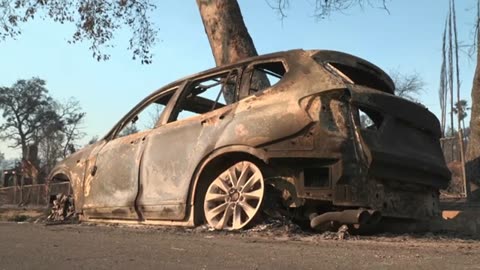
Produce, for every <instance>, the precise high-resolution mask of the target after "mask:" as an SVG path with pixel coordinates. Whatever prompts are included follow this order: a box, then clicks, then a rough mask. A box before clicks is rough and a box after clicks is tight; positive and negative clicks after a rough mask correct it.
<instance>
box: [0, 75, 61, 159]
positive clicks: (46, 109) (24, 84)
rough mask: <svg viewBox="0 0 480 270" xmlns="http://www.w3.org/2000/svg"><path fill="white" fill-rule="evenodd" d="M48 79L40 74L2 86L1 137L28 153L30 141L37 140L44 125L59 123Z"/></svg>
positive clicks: (32, 142) (23, 155)
mask: <svg viewBox="0 0 480 270" xmlns="http://www.w3.org/2000/svg"><path fill="white" fill-rule="evenodd" d="M52 103H53V99H52V98H51V97H50V96H49V95H48V90H47V89H46V88H45V81H44V80H41V79H39V78H32V79H30V80H18V81H17V82H16V83H14V84H13V85H12V86H11V87H1V88H0V110H1V111H2V112H3V114H2V116H3V118H4V124H2V125H0V139H2V140H10V141H11V142H12V144H11V145H10V147H12V148H17V147H21V149H22V157H23V158H25V157H26V153H27V147H28V145H29V144H38V142H39V141H40V139H41V136H42V135H41V129H42V127H45V126H51V125H57V124H59V118H58V115H57V114H56V112H55V109H54V108H53V106H52Z"/></svg>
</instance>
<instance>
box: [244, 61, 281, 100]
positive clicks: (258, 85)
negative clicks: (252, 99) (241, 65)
mask: <svg viewBox="0 0 480 270" xmlns="http://www.w3.org/2000/svg"><path fill="white" fill-rule="evenodd" d="M285 73H286V69H285V65H284V64H283V62H282V61H275V62H267V63H261V64H257V65H254V66H253V72H252V73H251V77H250V87H249V91H248V94H249V95H252V94H255V93H259V92H261V91H263V90H265V89H266V88H269V87H271V86H273V85H275V84H277V83H278V82H279V81H280V80H281V79H282V78H283V75H285Z"/></svg>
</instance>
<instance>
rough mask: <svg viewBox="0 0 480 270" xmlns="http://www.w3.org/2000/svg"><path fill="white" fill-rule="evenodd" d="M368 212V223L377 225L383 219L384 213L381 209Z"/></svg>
mask: <svg viewBox="0 0 480 270" xmlns="http://www.w3.org/2000/svg"><path fill="white" fill-rule="evenodd" d="M368 213H369V214H370V218H369V219H368V220H367V224H371V225H376V224H378V223H379V222H380V220H381V219H382V213H380V211H377V210H368Z"/></svg>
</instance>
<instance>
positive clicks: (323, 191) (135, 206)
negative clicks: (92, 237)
mask: <svg viewBox="0 0 480 270" xmlns="http://www.w3.org/2000/svg"><path fill="white" fill-rule="evenodd" d="M258 72H260V74H261V75H260V76H264V77H266V78H273V79H270V84H269V86H268V85H267V86H266V85H264V86H262V87H263V88H262V87H260V86H259V85H260V84H256V83H254V82H253V81H254V80H255V78H257V77H258V76H259V75H258V74H257V73H258ZM262 74H263V75H262ZM215 89H216V90H215ZM213 90H215V91H216V92H214V93H210V94H208V93H209V91H213ZM226 90H228V91H233V92H234V93H233V96H234V97H235V101H234V102H233V103H231V104H228V103H226V102H225V100H224V99H223V98H222V96H223V94H224V91H226ZM153 105H155V106H159V107H158V108H161V109H160V110H157V112H158V115H157V118H155V121H156V122H155V123H154V125H151V126H149V127H148V128H143V126H140V125H139V124H138V123H139V122H137V120H138V121H141V120H142V112H143V111H148V110H149V108H151V106H153ZM139 119H140V120H139ZM130 124H138V125H137V127H139V128H140V130H139V131H137V130H136V131H135V132H133V133H132V134H127V133H124V130H125V129H126V128H127V127H128V125H130ZM439 138H440V127H439V123H438V120H437V119H436V117H435V116H434V115H433V114H432V113H431V112H429V111H428V110H427V109H426V108H424V107H422V106H420V105H418V104H415V103H412V102H410V101H407V100H405V99H402V98H399V97H397V96H395V95H394V84H393V82H392V80H391V79H390V78H389V77H388V75H387V74H385V72H383V71H382V70H381V69H380V68H378V67H376V66H375V65H373V64H371V63H369V62H367V61H365V60H363V59H360V58H358V57H355V56H352V55H348V54H345V53H340V52H334V51H322V50H319V51H303V50H293V51H287V52H280V53H274V54H269V55H263V56H259V57H254V58H249V59H246V60H243V61H241V62H238V63H236V64H232V65H228V66H222V67H218V68H214V69H211V70H207V71H204V72H202V73H198V74H195V75H193V76H190V77H187V78H183V79H180V80H178V81H176V82H173V83H171V84H169V85H167V86H165V87H163V88H161V89H159V90H157V91H155V92H154V93H152V94H151V95H150V96H148V97H147V98H145V99H144V100H143V101H142V102H140V103H139V104H138V105H137V106H136V107H135V108H133V109H132V110H131V111H130V112H129V113H128V114H127V115H126V116H125V117H124V118H122V119H121V120H120V121H119V122H118V123H117V124H116V125H115V126H114V127H113V128H112V130H111V131H110V132H109V133H108V134H107V135H106V136H105V137H104V138H103V139H102V140H100V141H98V142H97V143H95V144H93V145H90V146H88V147H86V148H84V149H82V150H80V151H78V152H76V153H74V154H72V155H71V156H70V157H68V158H67V159H65V160H64V161H62V162H60V163H59V164H58V165H57V166H56V167H55V169H54V170H53V171H52V173H51V174H50V179H56V178H62V179H68V181H70V183H71V186H72V188H73V197H74V199H75V210H76V212H77V213H78V214H79V215H80V216H81V218H82V219H85V220H95V221H105V222H113V221H122V222H127V223H151V224H171V225H182V226H193V225H196V224H199V223H201V222H208V223H209V224H210V225H212V226H213V227H215V228H216V229H232V228H233V229H240V228H243V227H244V226H246V225H248V224H247V223H249V222H250V220H252V221H253V220H255V219H254V218H253V217H254V216H255V215H257V212H259V211H260V210H258V209H259V208H260V202H262V201H268V197H269V196H277V197H278V199H279V200H281V201H283V203H282V204H281V207H284V208H286V209H287V210H288V211H287V212H289V213H293V215H295V216H296V217H300V218H301V217H303V218H304V219H308V218H309V217H310V218H312V220H314V221H313V222H312V223H313V224H322V223H325V222H328V221H337V222H344V223H345V222H346V221H348V222H346V223H361V222H364V221H365V222H366V220H367V218H366V217H371V216H374V218H373V219H372V220H375V222H377V221H378V219H379V218H380V216H382V217H388V218H399V219H420V220H422V219H428V218H430V217H433V216H439V215H440V212H439V211H438V204H439V201H438V194H439V189H441V188H445V187H446V186H447V185H448V182H449V180H450V172H449V170H448V168H447V166H446V164H445V160H444V157H443V154H442V151H441V148H440V144H439ZM245 162H248V164H254V165H252V168H253V166H255V168H259V170H260V171H261V177H260V176H258V175H257V176H258V177H257V178H255V177H253V176H252V175H251V177H252V179H261V180H258V181H257V182H258V185H261V186H262V187H263V185H265V189H263V188H262V189H259V188H257V189H255V188H254V187H251V186H250V184H246V182H245V181H248V179H244V178H242V177H244V176H243V175H242V169H241V168H242V166H243V165H242V164H246V163H245ZM229 168H230V169H229ZM232 168H233V169H232ZM236 168H237V169H236ZM229 170H232V171H231V172H230V173H229ZM255 171H256V170H255ZM245 173H246V172H245ZM252 181H253V180H252ZM225 183H226V184H225ZM224 184H225V185H224ZM244 189H245V190H244ZM258 190H261V191H258ZM254 192H255V193H254ZM264 196H265V198H267V199H265V200H263V198H264ZM242 200H247V201H246V202H245V203H244V202H243V201H242ZM248 200H257V201H258V202H259V204H258V205H257V203H255V202H252V201H248ZM257 206H258V207H257ZM315 217H317V218H316V219H314V218H315ZM339 225H342V224H339Z"/></svg>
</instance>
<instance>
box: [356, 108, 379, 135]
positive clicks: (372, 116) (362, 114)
mask: <svg viewBox="0 0 480 270" xmlns="http://www.w3.org/2000/svg"><path fill="white" fill-rule="evenodd" d="M358 117H359V121H360V128H361V129H363V130H378V129H380V127H381V125H382V122H383V115H382V114H381V113H379V112H376V111H373V110H371V109H368V108H362V107H360V108H358Z"/></svg>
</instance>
